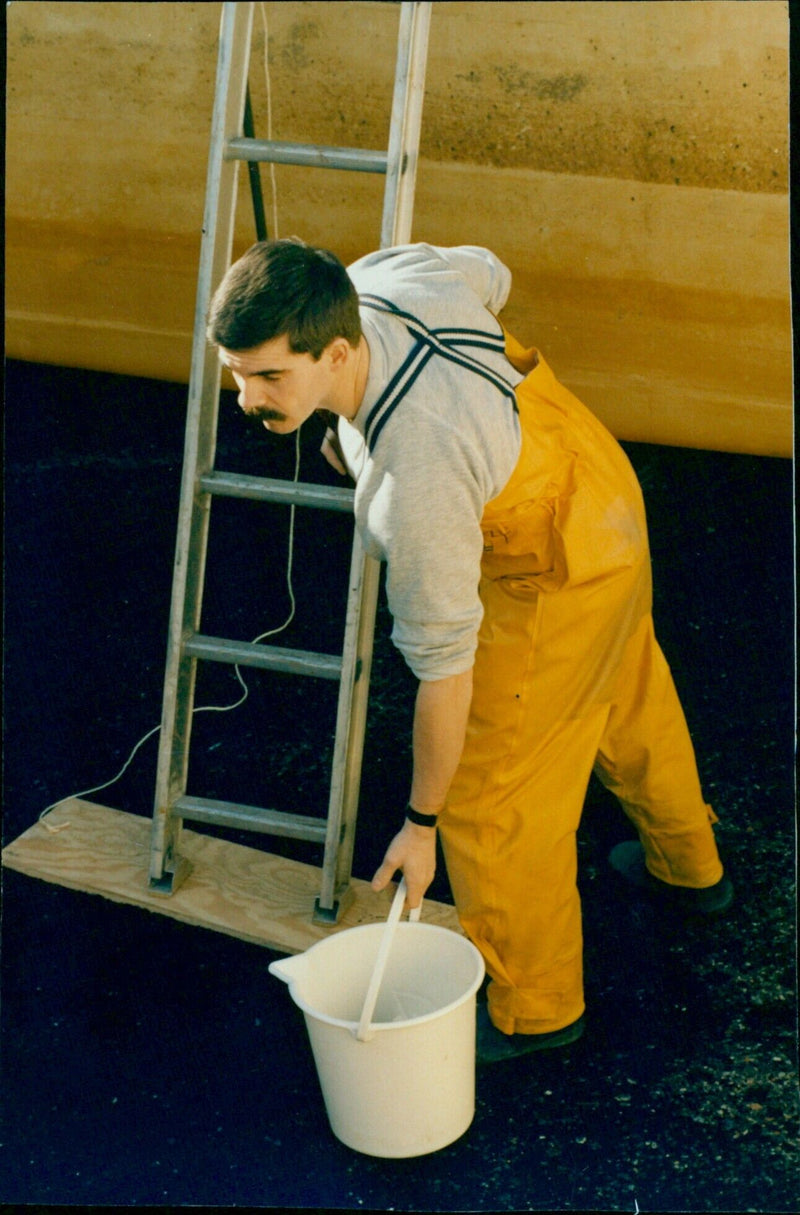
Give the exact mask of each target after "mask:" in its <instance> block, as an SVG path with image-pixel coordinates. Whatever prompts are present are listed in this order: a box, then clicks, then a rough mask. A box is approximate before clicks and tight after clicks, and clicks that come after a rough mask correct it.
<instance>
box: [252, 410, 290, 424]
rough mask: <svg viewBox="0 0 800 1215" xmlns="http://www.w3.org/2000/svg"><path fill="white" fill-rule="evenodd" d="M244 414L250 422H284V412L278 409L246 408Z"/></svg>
mask: <svg viewBox="0 0 800 1215" xmlns="http://www.w3.org/2000/svg"><path fill="white" fill-rule="evenodd" d="M245 416H246V417H247V418H248V419H249V420H250V421H251V422H285V421H286V414H285V413H281V412H280V410H278V409H248V410H247V412H246V414H245Z"/></svg>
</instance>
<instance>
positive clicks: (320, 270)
mask: <svg viewBox="0 0 800 1215" xmlns="http://www.w3.org/2000/svg"><path fill="white" fill-rule="evenodd" d="M284 333H285V334H286V336H287V339H288V342H289V349H290V350H293V351H294V352H295V353H296V354H305V353H306V352H307V353H309V354H310V355H311V356H312V358H314V359H318V358H319V357H320V355H321V354H322V352H323V350H324V349H325V348H326V346H328V345H330V343H331V342H332V341H333V339H334V338H337V337H343V338H346V339H347V341H348V342H349V343H350V345H351V346H354V347H355V346H357V345H358V343H359V340H360V338H361V320H360V317H359V315H358V295H357V293H356V289H355V287H354V286H353V284H352V282H351V281H350V278H349V276H348V274H347V271H346V270H345V268H344V266H343V265H342V263H341V262H340V261H339V259H338V257H336V256H335V254H333V253H329V252H328V250H327V249H314V248H312V246H311V245H307V244H305V243H304V242H303V241H301V240H299V239H298V238H297V237H290V238H289V239H288V240H271V241H267V240H262V241H259V242H258V243H257V244H255V245H252V246H251V247H250V248H249V249H248V250H247V252H246V253H245V254H244V256H243V257H241V258H239V260H238V261H237V262H234V264H233V265H232V266H231V268H230V269H229V270H228V273H227V274H226V275H225V277H224V279H223V280H222V282H221V283H220V285H219V287H218V288H217V290H216V292H215V294H214V298H213V300H212V301H211V309H210V311H209V316H208V327H207V336H208V339H209V341H211V342H213V343H214V344H215V345H217V346H222V347H224V348H225V349H226V350H252V349H253V347H254V346H260V345H261V343H262V342H269V341H271V340H272V338H276V337H280V336H281V334H284Z"/></svg>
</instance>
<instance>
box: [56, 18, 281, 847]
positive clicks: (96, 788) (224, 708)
mask: <svg viewBox="0 0 800 1215" xmlns="http://www.w3.org/2000/svg"><path fill="white" fill-rule="evenodd" d="M259 7H260V9H261V21H262V24H263V27H264V77H265V81H266V88H267V139H272V81H271V78H270V71H269V25H268V23H267V10H266V5H265V4H264V2H263V0H261V3H260V5H259ZM269 168H270V186H271V190H272V239H273V240H277V239H278V191H277V186H276V182H275V165H274V163H270V167H269ZM300 430H301V427H299V426H298V428H297V432H296V434H295V449H294V450H295V458H294V477H293V478H292V479H293V481H294V482H295V483H296V482H297V481H298V479H299V476H300ZM294 522H295V507H294V504H293V505H292V506H291V508H290V510H289V539H288V548H287V559H286V589H287V591H288V592H289V615H288V616H287V617H286V619H285V620H284V622H283V624H281V625H278V627H277V628H275V629H267V630H266V632H264V633H259V635H258V637H254V638H253V643H252V644H254V645H255V644H256V643H257V642H259V641H263V640H264V638H265V637H275V636H276V635H277V634H278V633H282V632H283V631H284V629H286V628H288V627H289V625H290V624H291V622H292V621H293V620H294V615H295V609H296V606H297V605H296V603H295V597H294V587H293V586H292V564H293V561H294ZM234 671H235V673H236V678H237V679H238V681H239V683H240V684H241V687H242V695H241V696H240V697H239V699H238V700H235V701H234V702H233V704H230V705H198V706H197V708H195V709H193V710H192V713H193V714H194V713H229V712H230V711H231V709H238V708H239V706H240V705H243V704H244V702H245V701H246V700H247V697H248V696H249V695H250V689H249V688H248V686H247V684H246V683H245V681H244V679H243V677H242V672H241V671H240V669H239V666H238V664H237V665H236V666H235V667H234ZM160 730H161V726H160V725H157V726H153V728H152V730H148V731H147V733H146V734H144V735H143V736H142V737H141V738H140V739H139V741H138V742H137V743H136V745H135V746H134V748H133V750H132V751H131V753H130V755H129V756H128V758H127V759H126V760H125V763H124V764H123V765H122V767H121V768H120V770H119V772H118V773H117V774H116V776H113V777H112V778H111V780H107V781H105V782H104V783H103V784H102V785H93V786H92V788H91V789H83V790H82V791H81V792H80V793H70V794H69V795H68V796H67V797H62V798H59V800H58V801H57V802H51V804H50V805H49V806H45V808H44V810H42V812H41V814H40V815H39V822H40V823H43V824H44V826H45V827H46V828H47V830H48V831H51V832H53V833H54V834H55V833H56V832H58V831H63V830H64V828H65V827H68V826H69V823H61V824H60V825H59V826H58V827H53V826H51V825H50V823H45V822H44V819H45V817H46V816H47V815H48V814H49V813H50V811H51V810H55V808H56V807H57V806H62V805H63V804H64V802H69V801H72V800H73V799H76V798H80V797H86V796H87V795H88V794H90V793H100V792H101V790H103V789H108V788H110V787H111V785H115V784H116V783H117V781H118V780H120V778H121V777H122V776H123V775H124V774H125V773H126V772H127V770H128V768H129V767H130V765H131V763H132V761H133V758H134V756H135V755H136V753H137V752H138V750H139V748H140V747H142V746H144V744H145V743H146V742H147V740H148V739H149V738H152V737H153V735H154V734H158V733H159V732H160Z"/></svg>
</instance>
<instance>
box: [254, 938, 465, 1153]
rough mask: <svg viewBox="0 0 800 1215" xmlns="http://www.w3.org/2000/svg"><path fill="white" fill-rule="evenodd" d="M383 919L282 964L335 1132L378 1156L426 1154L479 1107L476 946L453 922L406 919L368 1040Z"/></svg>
mask: <svg viewBox="0 0 800 1215" xmlns="http://www.w3.org/2000/svg"><path fill="white" fill-rule="evenodd" d="M384 927H385V926H384V925H383V924H365V925H363V926H362V927H360V928H350V929H347V930H345V931H343V932H338V933H335V934H334V935H333V936H330V937H328V938H326V939H325V940H324V941H319V942H318V943H317V944H316V945H312V946H311V948H310V949H308V950H306V952H305V953H302V954H298V955H297V956H296V957H292V958H282V959H281V960H280V961H277V962H273V963H272V964H271V965H270V967H269V969H270V973H271V974H274V975H276V976H277V977H278V978H279V979H283V980H284V981H285V982H286V983H288V984H289V993H290V995H291V997H292V999H293V1000H294V1002H295V1004H297V1006H298V1007H299V1008H301V1009H302V1011H303V1014H304V1016H305V1022H306V1028H307V1030H308V1036H309V1038H310V1040H311V1048H312V1050H313V1052H314V1061H315V1063H316V1065H317V1073H318V1075H319V1081H320V1086H321V1088H322V1095H323V1098H324V1101H325V1108H326V1110H327V1112H328V1119H329V1121H330V1124H331V1129H332V1131H333V1133H334V1134H335V1135H336V1137H337V1138H338V1139H340V1140H341V1141H342V1143H345V1144H346V1145H347V1146H348V1147H351V1148H354V1149H355V1150H356V1151H357V1152H364V1153H366V1154H367V1155H369V1156H383V1157H400V1156H423V1155H425V1154H426V1153H428V1152H435V1151H438V1149H439V1148H443V1147H446V1146H447V1144H449V1143H452V1142H453V1141H454V1140H455V1139H457V1138H458V1137H459V1135H462V1134H463V1133H464V1131H466V1129H467V1127H468V1126H469V1125H470V1123H471V1122H472V1119H473V1117H474V1114H475V993H476V992H477V990H478V987H479V986H480V984H481V980H482V979H483V974H484V965H483V958H482V957H481V955H480V954H479V952H478V950H477V949H476V948H475V946H474V945H473V944H472V943H471V942H470V941H468V940H467V939H466V937H462V936H460V935H459V934H458V933H456V932H453V931H451V930H450V929H449V928H439V927H437V926H436V925H433V924H419V923H416V924H412V923H402V924H397V925H396V927H395V929H394V939H393V942H392V947H391V952H390V954H389V958H388V962H387V965H386V971H385V974H384V977H383V982H382V983H381V988H380V993H379V995H378V1001H377V1004H376V1006H375V1012H374V1014H373V1016H372V1020H371V1024H370V1032H369V1038H368V1040H367V1041H358V1040H357V1039H356V1037H355V1034H356V1031H357V1030H358V1025H359V1018H360V1016H361V1012H362V1007H363V1005H364V1000H365V994H366V992H367V989H368V986H369V982H370V978H371V976H372V971H373V968H374V966H375V961H376V958H377V955H378V949H379V946H380V943H381V938H382V935H383V933H384Z"/></svg>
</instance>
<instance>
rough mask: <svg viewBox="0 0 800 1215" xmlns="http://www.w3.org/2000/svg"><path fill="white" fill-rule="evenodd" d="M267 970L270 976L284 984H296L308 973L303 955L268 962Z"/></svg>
mask: <svg viewBox="0 0 800 1215" xmlns="http://www.w3.org/2000/svg"><path fill="white" fill-rule="evenodd" d="M267 969H268V970H269V973H270V974H271V975H275V978H276V979H282V980H283V982H284V983H296V982H297V981H298V980H299V979H302V978H303V976H304V975H305V974H307V973H308V962H307V960H306V956H305V954H302V953H298V954H295V956H294V957H289V958H278V960H277V961H276V962H270V964H269V966H268V967H267Z"/></svg>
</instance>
